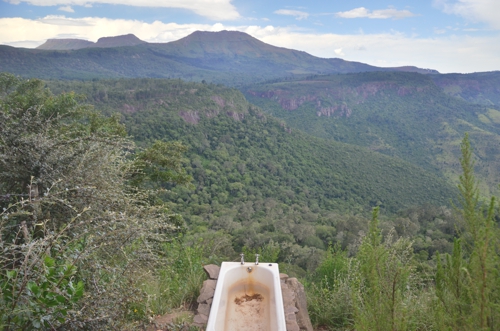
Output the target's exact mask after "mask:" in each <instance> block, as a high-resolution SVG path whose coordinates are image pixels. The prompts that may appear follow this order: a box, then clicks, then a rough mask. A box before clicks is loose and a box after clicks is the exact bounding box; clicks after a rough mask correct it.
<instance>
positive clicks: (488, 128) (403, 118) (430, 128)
mask: <svg viewBox="0 0 500 331" xmlns="http://www.w3.org/2000/svg"><path fill="white" fill-rule="evenodd" d="M432 77H433V76H432V75H421V74H416V73H397V72H392V73H384V72H373V73H359V74H347V75H334V76H312V77H309V78H306V79H295V80H287V81H278V82H271V83H267V84H259V85H253V86H248V87H246V88H244V89H243V91H244V92H245V95H246V96H247V98H248V100H249V101H250V102H252V103H255V104H256V105H259V106H260V107H261V108H262V109H263V110H264V111H265V112H266V113H269V114H271V115H273V116H276V117H278V118H282V119H283V120H285V121H286V122H287V123H288V125H290V126H291V127H293V128H298V129H301V130H303V131H305V132H307V133H310V134H312V135H315V136H318V137H322V138H327V139H332V140H335V141H341V142H345V143H349V144H354V145H359V146H364V147H367V148H369V149H371V150H374V151H377V152H380V153H383V154H386V155H390V156H394V157H398V158H400V159H402V160H405V161H407V162H410V163H413V164H415V165H418V166H421V167H423V168H425V169H426V170H429V171H432V172H434V173H436V174H441V175H443V176H445V177H446V178H447V179H448V180H449V181H450V182H452V183H457V180H458V174H459V173H460V171H461V170H460V164H459V163H458V162H457V160H458V158H459V155H460V151H459V148H458V146H459V142H460V141H461V139H462V137H463V134H464V132H469V133H470V136H471V138H472V140H473V143H474V148H475V154H476V157H477V163H476V171H477V174H478V176H479V178H481V179H482V183H483V185H482V187H481V191H482V193H483V194H484V195H485V196H489V194H490V193H495V192H498V184H499V183H500V181H499V178H500V176H499V175H500V159H499V155H500V153H499V148H498V146H500V137H499V133H500V124H499V123H500V122H498V119H497V118H498V115H499V114H500V110H499V109H500V108H498V107H496V106H493V105H490V106H488V107H485V106H480V105H475V104H471V103H468V102H466V101H464V100H463V99H459V98H455V97H452V96H449V95H447V94H445V93H444V92H443V91H442V90H441V88H439V87H438V86H436V85H435V83H434V81H433V78H432Z"/></svg>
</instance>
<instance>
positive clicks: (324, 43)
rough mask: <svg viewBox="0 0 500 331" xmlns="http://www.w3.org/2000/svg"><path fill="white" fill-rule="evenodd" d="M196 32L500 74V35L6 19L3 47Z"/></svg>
mask: <svg viewBox="0 0 500 331" xmlns="http://www.w3.org/2000/svg"><path fill="white" fill-rule="evenodd" d="M196 30H204V31H221V30H237V31H242V32H246V33H248V34H250V35H252V36H254V37H255V38H257V39H260V40H262V41H263V42H266V43H268V44H271V45H275V46H279V47H285V48H290V49H297V50H302V51H305V52H308V53H310V54H312V55H315V56H319V57H324V58H332V57H342V58H343V59H345V60H349V61H359V62H363V63H368V64H371V65H376V66H383V67H395V66H403V65H415V66H418V67H421V68H432V69H437V70H439V71H440V72H474V71H491V70H500V61H499V57H500V55H499V54H500V35H492V34H490V35H488V36H482V37H481V36H474V37H471V36H455V35H453V34H446V35H439V36H436V37H434V38H421V37H419V36H408V35H405V34H402V33H398V32H391V33H384V34H370V33H366V32H365V33H364V34H362V33H356V34H350V35H340V34H333V33H324V34H320V33H310V32H303V31H301V30H299V29H298V28H296V27H295V28H291V27H279V26H272V25H267V26H259V25H245V26H232V25H224V24H222V23H217V24H177V23H163V22H160V21H155V22H152V23H146V22H143V21H138V20H118V19H116V20H114V19H108V18H99V17H86V18H67V17H64V16H47V17H44V18H42V19H40V20H29V19H23V18H0V44H7V45H12V46H16V47H36V46H38V45H40V44H42V43H44V42H45V41H46V40H47V39H49V38H79V39H85V40H90V41H94V42H95V41H97V39H99V38H100V37H108V36H117V35H124V34H128V33H133V34H135V35H136V36H137V37H138V38H140V39H142V40H144V41H147V42H169V41H174V40H178V39H180V38H183V37H185V36H187V35H188V34H190V33H192V32H194V31H196ZM103 31H105V32H104V33H103ZM471 59H474V60H473V61H471Z"/></svg>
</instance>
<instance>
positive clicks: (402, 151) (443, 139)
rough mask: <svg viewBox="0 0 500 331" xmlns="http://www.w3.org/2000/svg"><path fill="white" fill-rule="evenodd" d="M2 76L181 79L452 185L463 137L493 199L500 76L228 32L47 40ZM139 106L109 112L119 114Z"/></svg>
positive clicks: (15, 59) (11, 55) (10, 54)
mask: <svg viewBox="0 0 500 331" xmlns="http://www.w3.org/2000/svg"><path fill="white" fill-rule="evenodd" d="M0 71H8V72H11V73H14V74H17V75H21V76H26V77H38V78H43V79H52V80H61V79H62V80H82V79H83V80H89V79H96V78H131V77H141V78H147V77H149V78H175V79H178V78H180V79H182V80H185V81H197V82H203V83H207V82H208V83H215V84H224V85H226V86H229V87H238V88H239V89H240V91H241V92H243V94H244V95H245V97H246V98H247V100H249V101H250V102H252V103H254V104H256V105H258V106H260V107H261V109H262V110H263V111H264V112H265V113H267V114H270V115H272V116H274V117H277V118H280V119H282V120H284V121H285V123H286V125H288V126H289V127H290V128H295V129H300V130H302V131H304V132H307V133H309V134H311V135H314V136H318V137H320V138H324V139H328V140H332V141H336V142H342V143H347V144H351V145H358V146H361V147H363V148H368V149H370V150H372V151H374V152H378V153H382V154H386V155H388V156H390V157H396V158H398V159H400V160H403V161H405V162H409V163H410V164H413V165H415V166H418V167H421V168H422V169H425V170H426V171H428V172H431V173H433V174H435V175H437V176H441V177H443V178H446V179H447V180H448V181H449V182H450V183H452V184H456V180H457V178H458V177H457V175H458V173H459V171H460V167H459V163H458V158H459V154H460V153H459V149H458V146H459V141H460V139H461V137H462V136H463V133H464V132H466V131H468V132H471V136H472V138H475V147H476V148H477V151H476V155H477V157H478V166H479V170H478V171H479V176H480V178H481V179H483V182H484V183H483V186H482V192H483V193H484V194H485V195H489V194H492V193H496V192H498V184H499V181H498V178H500V160H499V158H498V155H500V151H499V148H498V146H499V145H500V138H499V135H500V109H499V106H500V72H499V71H496V72H485V73H472V74H440V73H438V72H437V71H435V70H430V69H420V68H416V67H411V66H407V67H399V68H380V67H375V66H370V65H368V64H363V63H358V62H350V61H345V60H342V59H338V58H332V59H325V58H318V57H314V56H312V55H310V54H308V53H305V52H302V51H297V50H291V49H286V48H281V47H275V46H272V45H269V44H266V43H263V42H261V41H259V40H257V39H255V38H253V37H251V36H249V35H248V34H245V33H242V32H235V31H221V32H203V31H197V32H194V33H192V34H190V35H189V36H186V37H185V38H182V39H180V40H177V41H173V42H169V43H147V42H144V41H142V40H140V39H139V38H137V37H136V36H134V35H131V34H129V35H125V36H117V37H106V38H101V39H99V40H98V41H97V42H96V43H92V42H89V41H84V40H78V39H51V40H48V41H47V42H46V43H45V44H43V45H41V46H40V47H39V48H37V49H21V48H14V47H9V46H0ZM112 84H116V83H112ZM70 85H71V84H70ZM134 90H139V87H134ZM110 91H111V90H110V88H104V87H103V88H102V89H101V90H100V92H99V93H100V94H99V100H105V99H106V98H109V97H110V94H109V93H111V92H110ZM94 92H95V91H94V90H92V91H88V92H84V93H85V94H87V95H88V94H89V93H94ZM113 93H118V92H113ZM141 93H142V94H141V95H143V96H147V95H149V94H150V93H151V92H150V91H147V90H141ZM126 98H127V97H125V99H124V100H126ZM162 100H163V101H162V102H166V103H168V102H169V101H168V98H167V99H165V98H162ZM115 102H118V101H117V100H115ZM127 107H128V108H127ZM137 107H139V106H134V105H131V104H129V103H128V102H125V101H124V102H123V103H122V104H120V103H117V104H116V108H117V109H116V110H118V111H121V112H125V113H126V112H127V111H133V112H135V110H137ZM184 107H187V108H189V107H188V106H187V105H185V106H184ZM140 108H141V107H139V109H140ZM142 108H144V107H142ZM123 109H125V111H123ZM127 109H128V110H127ZM193 111H195V110H193ZM183 114H184V116H187V117H188V118H189V117H190V116H191V117H192V116H194V117H192V120H195V119H196V118H198V117H199V116H198V115H193V114H194V113H193V112H185V113H183ZM196 116H198V117H196Z"/></svg>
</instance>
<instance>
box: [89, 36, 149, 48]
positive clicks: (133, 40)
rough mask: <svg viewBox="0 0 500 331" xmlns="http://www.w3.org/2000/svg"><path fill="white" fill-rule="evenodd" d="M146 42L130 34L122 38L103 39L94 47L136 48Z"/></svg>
mask: <svg viewBox="0 0 500 331" xmlns="http://www.w3.org/2000/svg"><path fill="white" fill-rule="evenodd" d="M144 43H145V41H143V40H140V39H139V38H137V37H136V36H135V35H133V34H131V33H129V34H126V35H122V36H115V37H102V38H99V40H97V43H95V45H93V47H120V46H135V45H140V44H144Z"/></svg>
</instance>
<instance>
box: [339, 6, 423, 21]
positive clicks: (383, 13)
mask: <svg viewBox="0 0 500 331" xmlns="http://www.w3.org/2000/svg"><path fill="white" fill-rule="evenodd" d="M335 15H336V16H337V17H342V18H365V17H366V18H378V19H387V18H393V19H401V18H406V17H412V16H415V14H413V13H412V12H410V11H409V10H397V9H394V8H388V9H378V10H373V11H371V10H369V9H366V8H365V7H359V8H354V9H352V10H349V11H344V12H338V13H335Z"/></svg>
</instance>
